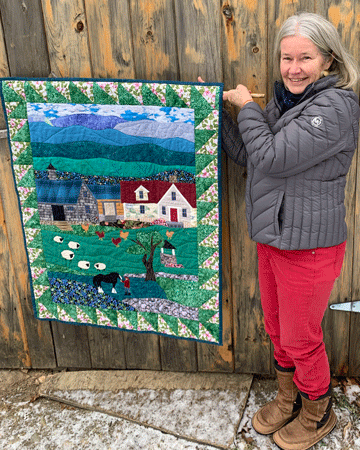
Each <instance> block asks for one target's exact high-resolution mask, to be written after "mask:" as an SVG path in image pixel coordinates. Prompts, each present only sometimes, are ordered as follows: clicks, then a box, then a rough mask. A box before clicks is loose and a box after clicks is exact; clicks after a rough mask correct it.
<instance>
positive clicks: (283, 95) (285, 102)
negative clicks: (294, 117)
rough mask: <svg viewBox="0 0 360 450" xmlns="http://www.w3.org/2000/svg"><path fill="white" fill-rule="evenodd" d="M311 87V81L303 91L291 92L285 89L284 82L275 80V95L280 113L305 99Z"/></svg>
mask: <svg viewBox="0 0 360 450" xmlns="http://www.w3.org/2000/svg"><path fill="white" fill-rule="evenodd" d="M312 87H313V83H311V84H309V85H308V86H306V88H305V90H304V92H302V93H301V94H292V93H291V92H290V91H289V90H287V89H286V87H285V85H284V83H281V82H279V81H276V82H275V96H276V100H277V102H278V104H279V107H280V113H281V115H283V114H284V113H285V112H286V111H289V109H291V108H292V107H294V106H295V105H297V104H298V103H299V102H300V101H301V100H302V99H303V100H305V98H306V97H307V95H306V94H307V93H308V92H309V91H310V90H311V88H312Z"/></svg>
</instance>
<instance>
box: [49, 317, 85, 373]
mask: <svg viewBox="0 0 360 450" xmlns="http://www.w3.org/2000/svg"><path fill="white" fill-rule="evenodd" d="M53 324H55V322H53ZM52 329H53V336H54V342H55V344H56V345H55V353H56V362H57V366H58V367H61V368H72V369H90V368H91V356H90V346H89V339H88V327H86V326H84V325H73V324H68V323H60V322H57V323H56V326H54V327H52Z"/></svg>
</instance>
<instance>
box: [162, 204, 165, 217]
mask: <svg viewBox="0 0 360 450" xmlns="http://www.w3.org/2000/svg"><path fill="white" fill-rule="evenodd" d="M162 213H163V215H164V216H165V215H166V206H163V207H162Z"/></svg>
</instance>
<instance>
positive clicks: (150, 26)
mask: <svg viewBox="0 0 360 450" xmlns="http://www.w3.org/2000/svg"><path fill="white" fill-rule="evenodd" d="M130 13H131V27H132V33H133V43H134V60H135V74H136V78H141V79H150V80H177V79H178V76H179V70H178V60H177V49H176V35H175V22H174V12H173V4H172V1H167V0H158V1H156V2H149V1H148V0H130Z"/></svg>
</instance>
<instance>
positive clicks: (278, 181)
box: [199, 13, 360, 450]
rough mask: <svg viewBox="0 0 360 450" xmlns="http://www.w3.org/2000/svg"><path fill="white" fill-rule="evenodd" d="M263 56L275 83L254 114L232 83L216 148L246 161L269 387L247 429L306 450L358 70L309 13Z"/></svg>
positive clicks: (324, 427) (325, 397) (319, 410)
mask: <svg viewBox="0 0 360 450" xmlns="http://www.w3.org/2000/svg"><path fill="white" fill-rule="evenodd" d="M274 56H275V67H276V70H278V71H279V74H280V76H281V78H280V79H281V81H277V82H276V83H275V87H274V97H273V99H272V100H271V101H270V102H269V103H268V105H267V106H266V108H265V110H264V111H262V109H261V108H260V106H259V105H257V104H256V103H255V102H253V100H252V97H251V94H250V92H249V90H248V89H247V88H246V87H245V86H243V85H239V86H237V88H236V89H233V90H230V91H227V92H225V93H224V99H225V100H229V101H230V102H231V103H233V104H235V105H237V106H239V107H240V108H241V109H240V112H239V115H238V118H237V119H238V125H235V124H234V122H233V121H232V120H231V118H230V116H229V115H228V114H227V113H226V111H224V114H223V125H222V136H223V139H222V144H223V148H224V149H225V151H226V152H227V153H228V155H229V156H230V157H231V158H232V159H233V160H234V161H235V162H236V163H238V164H241V165H247V173H248V176H247V185H246V215H247V223H248V230H249V234H250V237H251V238H252V239H253V240H254V241H256V242H257V250H258V261H259V284H260V294H261V302H262V307H263V311H264V318H265V328H266V331H267V333H268V334H269V335H270V338H271V340H272V342H273V344H274V356H275V361H276V362H275V370H276V374H277V377H278V382H279V391H278V394H277V397H276V398H275V400H273V401H271V402H269V403H267V404H266V405H265V406H263V407H262V408H261V409H260V410H259V411H258V412H257V413H256V414H255V416H254V417H253V421H252V423H253V427H254V428H255V430H257V431H258V432H259V433H262V434H272V433H274V435H273V437H274V440H275V442H276V443H277V444H278V445H279V446H280V447H281V448H283V449H292V450H305V449H307V448H309V447H311V446H312V445H314V444H315V443H316V442H318V441H319V440H320V439H322V438H323V437H324V436H325V435H327V434H328V433H329V432H330V431H331V430H332V429H333V427H334V426H335V424H336V416H335V413H334V411H333V410H332V404H331V388H330V369H329V363H328V359H327V356H326V352H325V345H324V343H323V334H322V329H321V321H322V318H323V314H324V312H325V309H326V307H327V304H328V299H329V296H330V293H331V290H332V287H333V284H334V281H335V279H336V278H337V277H338V276H339V274H340V271H341V266H342V262H343V258H344V252H345V245H346V233H347V231H346V224H345V206H344V188H345V183H346V174H347V172H348V170H349V167H350V163H351V159H352V156H353V154H354V151H355V148H356V144H357V139H358V132H359V123H358V121H359V117H360V110H359V104H358V98H357V96H356V95H355V94H354V92H353V91H352V90H351V88H352V87H353V86H354V85H355V83H356V82H357V80H358V69H357V65H356V63H355V62H354V60H353V58H352V57H351V56H350V55H349V54H348V53H347V51H346V50H345V49H344V47H343V45H342V44H341V42H340V38H339V35H338V33H337V31H336V29H335V27H334V26H333V25H332V24H331V23H330V22H328V21H327V20H325V19H324V18H323V17H321V16H319V15H316V14H311V13H301V14H298V15H295V16H292V17H290V18H288V19H287V20H286V21H285V23H284V24H283V26H282V27H281V29H280V31H279V34H278V36H277V39H276V43H275V53H274ZM199 81H201V79H199Z"/></svg>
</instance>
